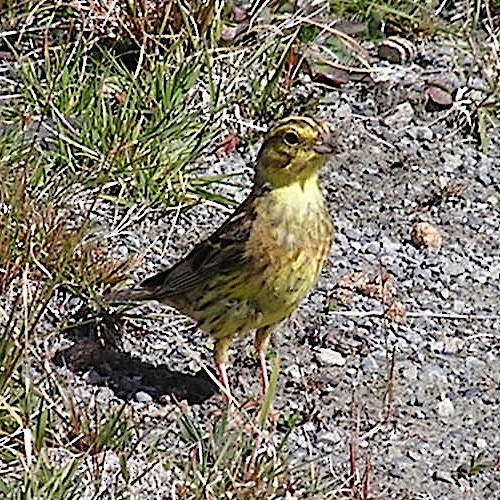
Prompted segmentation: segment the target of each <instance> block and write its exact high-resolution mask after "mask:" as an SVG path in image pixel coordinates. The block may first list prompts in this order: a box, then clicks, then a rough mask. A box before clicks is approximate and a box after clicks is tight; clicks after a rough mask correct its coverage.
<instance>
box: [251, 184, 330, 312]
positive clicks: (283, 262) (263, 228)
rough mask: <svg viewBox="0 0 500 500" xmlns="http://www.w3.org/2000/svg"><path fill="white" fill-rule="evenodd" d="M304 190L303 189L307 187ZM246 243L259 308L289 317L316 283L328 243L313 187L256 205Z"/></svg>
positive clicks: (276, 195) (319, 200)
mask: <svg viewBox="0 0 500 500" xmlns="http://www.w3.org/2000/svg"><path fill="white" fill-rule="evenodd" d="M307 187H308V186H305V188H307ZM257 213H258V216H257V218H256V220H255V222H254V226H253V228H252V236H251V238H250V240H249V242H248V255H249V256H251V259H252V267H253V272H252V273H251V276H252V277H251V279H252V280H255V281H258V283H256V284H255V287H256V289H260V290H261V293H260V294H259V295H260V296H259V303H260V304H261V307H262V308H264V309H265V310H268V311H276V312H277V314H281V315H282V316H283V318H284V317H287V316H288V315H290V314H291V313H292V312H293V310H294V309H295V308H296V306H297V305H298V303H299V302H300V301H301V300H302V299H303V298H304V297H305V296H306V295H307V294H308V293H309V291H310V290H311V288H312V287H313V286H314V284H315V283H316V281H317V278H318V276H319V274H320V272H321V268H322V267H323V263H324V261H325V259H326V257H327V255H328V252H329V250H330V247H331V243H332V235H333V225H332V222H331V219H330V216H329V214H328V212H327V210H326V208H325V204H324V200H323V197H322V194H321V191H320V189H319V187H318V186H317V183H315V185H312V186H309V189H302V187H300V186H298V187H294V188H292V189H290V190H289V191H285V192H279V191H278V192H275V193H270V195H269V196H268V197H266V199H265V200H259V205H258V206H257Z"/></svg>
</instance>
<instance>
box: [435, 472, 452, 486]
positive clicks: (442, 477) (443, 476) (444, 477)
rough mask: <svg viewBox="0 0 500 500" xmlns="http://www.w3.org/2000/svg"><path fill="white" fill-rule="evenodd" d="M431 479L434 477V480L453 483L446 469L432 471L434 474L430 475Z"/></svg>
mask: <svg viewBox="0 0 500 500" xmlns="http://www.w3.org/2000/svg"><path fill="white" fill-rule="evenodd" d="M432 479H434V480H435V481H442V482H443V483H450V484H454V483H455V481H454V479H453V476H452V475H451V474H450V473H449V472H446V471H436V472H434V474H433V475H432Z"/></svg>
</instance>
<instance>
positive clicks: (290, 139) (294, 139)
mask: <svg viewBox="0 0 500 500" xmlns="http://www.w3.org/2000/svg"><path fill="white" fill-rule="evenodd" d="M283 142H284V143H285V144H287V145H288V146H295V145H296V144H298V143H299V136H298V135H297V134H296V133H295V132H287V133H286V134H285V135H284V136H283Z"/></svg>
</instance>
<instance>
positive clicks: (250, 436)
mask: <svg viewBox="0 0 500 500" xmlns="http://www.w3.org/2000/svg"><path fill="white" fill-rule="evenodd" d="M274 4H275V5H274V7H268V8H267V9H265V10H264V11H262V12H261V13H260V14H259V13H256V14H255V19H253V21H254V22H253V27H252V26H250V27H248V29H247V28H245V30H244V31H243V34H242V37H241V38H242V39H241V40H235V41H234V42H232V43H222V42H221V41H220V34H221V32H222V29H223V26H224V24H225V23H226V24H227V23H228V22H234V19H232V17H231V16H232V13H231V12H230V11H231V9H229V8H228V7H227V6H225V5H223V4H222V3H221V2H217V1H210V2H189V3H184V2H169V3H167V2H146V3H142V2H129V1H126V0H120V1H119V2H117V5H118V6H119V8H117V9H115V10H114V11H113V12H107V11H106V9H105V7H106V2H89V3H87V2H84V1H77V2H72V3H71V5H69V4H68V3H66V2H55V3H54V2H48V1H46V0H28V1H26V2H9V1H7V2H3V3H2V4H1V7H0V9H3V11H2V13H1V14H0V19H1V24H0V31H1V35H0V50H1V51H2V52H4V53H6V54H7V57H6V59H5V60H2V59H0V69H1V70H2V71H1V72H0V83H1V85H0V89H1V93H0V296H1V297H2V301H1V302H0V494H1V496H2V498H12V499H17V498H19V499H21V498H22V499H29V498H51V499H59V498H60V499H66V498H71V497H76V498H78V497H79V496H81V495H82V492H83V491H85V490H87V491H91V493H92V494H93V495H95V496H96V497H97V496H98V495H99V494H102V491H106V488H110V490H109V491H112V493H113V494H114V495H115V496H116V497H117V498H121V497H127V495H130V491H133V488H134V487H136V486H135V485H136V484H138V483H139V482H140V481H142V480H143V479H144V475H146V476H147V474H148V472H149V471H150V470H152V468H153V467H160V468H162V467H163V468H165V469H169V470H171V471H172V475H173V477H175V481H176V483H175V484H176V485H177V493H178V494H179V495H181V496H183V497H185V498H221V497H222V495H223V494H226V493H228V492H230V493H231V494H232V495H233V498H250V497H252V498H253V497H259V496H260V497H266V498H281V497H285V496H286V495H287V494H288V495H295V496H298V497H300V496H302V497H307V496H314V495H316V497H318V498H321V497H322V495H324V496H326V495H327V494H328V495H330V497H331V496H334V497H335V495H336V496H337V497H342V495H345V494H347V493H346V491H345V490H344V482H343V480H342V479H339V478H338V477H337V475H333V474H332V473H331V471H330V469H329V464H328V463H327V461H325V458H324V457H320V458H314V459H313V460H312V461H311V463H305V464H299V465H298V464H297V463H296V462H295V461H294V457H293V455H292V453H291V452H290V450H289V449H288V448H289V447H288V439H289V436H290V434H291V432H293V431H294V430H295V429H296V427H297V425H298V423H299V421H298V419H297V418H296V416H295V415H290V416H289V417H288V418H287V419H285V421H281V422H280V425H279V426H278V429H276V428H274V427H272V426H270V425H269V422H268V416H269V411H270V406H271V403H272V399H273V397H274V395H273V394H272V392H271V393H269V395H268V398H267V399H266V401H265V405H264V407H263V409H262V411H261V413H260V414H259V416H258V418H257V422H256V419H255V418H254V417H248V415H246V414H242V415H241V416H240V418H241V419H242V421H243V425H242V426H241V427H238V428H235V427H232V426H231V425H230V422H229V420H228V419H222V420H221V421H220V422H217V423H214V424H210V423H209V424H206V425H200V424H197V423H195V422H193V421H192V420H191V419H190V418H189V416H188V415H187V414H183V416H182V418H181V419H180V420H179V422H178V423H177V428H176V430H177V432H178V433H179V436H180V437H179V443H180V445H182V446H183V447H184V448H185V449H186V450H187V452H186V453H183V452H180V453H179V454H177V455H175V454H174V455H172V451H171V450H169V451H168V452H166V451H164V450H162V449H161V446H157V443H156V442H154V441H153V442H148V440H147V439H146V437H147V432H146V431H145V430H144V429H143V428H142V427H141V426H140V425H139V424H138V417H137V415H134V414H133V413H132V411H131V410H130V409H129V407H128V406H127V405H122V404H111V403H110V405H109V406H105V407H103V405H102V403H99V402H98V400H97V398H96V399H94V400H92V401H90V402H89V401H84V402H82V401H79V400H78V397H77V396H76V395H75V394H74V388H72V387H66V386H65V382H64V381H63V380H62V379H61V377H60V375H59V374H58V372H55V371H53V369H52V368H51V366H52V365H51V364H50V362H49V360H48V359H45V357H44V356H47V357H49V354H48V353H47V351H48V350H49V347H50V346H52V345H53V339H54V336H56V335H57V333H58V332H59V331H60V330H62V329H63V328H64V325H65V322H66V321H67V320H68V316H69V314H68V311H67V310H65V309H64V308H61V309H58V307H59V305H60V301H61V300H62V301H70V300H73V301H76V303H77V304H79V305H84V306H89V307H90V306H91V305H92V303H93V300H94V299H95V298H96V297H98V296H99V295H100V294H101V293H102V292H103V291H104V290H105V289H107V288H109V287H111V286H112V285H114V284H116V283H118V282H120V281H121V280H123V279H125V278H126V277H127V272H128V269H129V264H130V263H128V262H116V260H115V259H114V258H112V256H111V255H110V253H109V252H110V249H108V248H107V246H106V242H105V241H103V240H102V238H100V237H99V234H100V233H99V228H97V227H95V220H94V217H93V212H94V211H95V208H96V207H97V206H98V205H99V203H100V202H101V201H102V200H106V202H107V203H112V204H113V206H114V207H115V208H116V210H126V209H127V208H129V207H134V206H137V205H142V206H147V207H149V208H154V209H155V210H158V211H159V213H164V212H165V211H166V210H168V209H169V208H172V207H175V206H178V205H179V204H191V203H193V200H197V199H203V198H205V199H208V200H211V201H216V202H219V203H230V202H231V200H226V199H224V198H222V197H220V196H218V195H217V194H215V193H214V192H213V189H212V188H213V187H214V185H215V184H216V183H223V182H230V181H229V180H228V178H227V177H226V176H224V175H223V176H219V177H204V176H202V175H200V174H199V170H198V168H197V167H198V166H199V165H202V164H203V157H202V154H203V152H205V151H206V150H207V149H209V148H210V147H211V146H213V145H214V144H215V143H216V142H217V141H218V140H220V139H222V138H223V137H221V134H222V132H221V131H222V130H224V129H225V125H227V123H228V121H229V117H230V116H232V115H233V114H234V113H235V112H237V113H236V114H238V113H239V116H240V117H241V121H242V122H245V121H247V122H250V123H251V122H265V123H267V122H269V121H270V120H271V119H276V118H279V117H280V116H282V115H285V114H288V113H290V112H291V111H292V110H294V111H301V112H304V111H305V112H307V111H308V110H310V109H311V108H314V107H315V105H316V101H314V100H313V101H311V100H309V99H308V97H306V98H301V97H300V96H299V94H300V93H297V94H296V93H290V88H291V87H292V86H293V85H297V86H299V85H300V82H299V77H298V76H297V75H295V76H294V77H291V76H290V73H291V72H290V67H291V59H290V55H291V54H292V52H293V51H294V50H295V49H296V48H297V46H298V44H299V42H300V40H301V38H300V37H301V36H302V35H303V34H304V30H303V29H302V28H304V24H303V23H302V21H300V20H299V16H296V17H294V15H293V14H289V13H287V12H288V11H290V10H291V9H290V3H289V2H284V1H282V2H275V3H274ZM168 5H170V6H171V10H168V7H167V6H168ZM187 5H190V8H188V7H187ZM433 6H435V3H431V2H429V3H426V5H425V8H431V7H433ZM368 7H369V8H368ZM330 8H331V10H332V11H333V12H335V13H337V14H339V15H343V16H348V17H352V18H356V19H360V18H361V19H362V20H363V21H364V22H368V23H370V22H372V20H375V24H374V25H373V27H374V29H375V31H374V33H376V34H377V36H378V35H380V34H381V32H380V30H381V27H382V26H383V25H389V26H392V27H394V26H401V29H404V32H405V33H406V32H408V31H409V30H411V29H413V30H414V31H415V33H417V32H418V33H423V32H425V31H426V30H427V29H430V28H429V23H428V20H427V18H426V17H425V16H423V14H422V11H421V10H419V9H416V8H414V4H413V3H412V4H411V5H409V3H408V2H391V3H384V4H382V3H374V2H369V5H368V3H367V2H362V1H351V2H339V1H332V2H330ZM137 9H139V10H137ZM474 12H476V11H474ZM298 14H303V13H300V12H299V13H298ZM467 19H468V20H467V22H468V23H469V22H470V23H473V19H475V17H474V16H471V17H468V18H467ZM377 20H378V21H377ZM399 21H404V22H401V23H399ZM415 22H417V25H415ZM475 22H476V23H477V20H476V21H475ZM412 26H413V27H412ZM415 26H416V27H415ZM301 30H302V31H301ZM377 30H378V31H377ZM475 30H476V29H475V28H474V29H471V31H470V33H471V34H472V33H475ZM270 33H271V35H272V36H270V35H269V34H270ZM301 33H302V34H301ZM315 33H316V32H315ZM315 36H316V34H314V36H313V37H312V39H311V40H308V41H307V43H311V44H312V43H315ZM495 36H497V35H495ZM496 39H497V38H496ZM300 43H302V42H300ZM304 43H305V42H304ZM476 46H477V44H476ZM297 50H298V49H297ZM492 51H493V49H490V50H489V51H488V50H486V51H485V50H484V48H483V47H482V48H481V49H479V48H478V52H479V53H481V56H480V57H479V59H478V60H480V61H483V63H484V68H485V71H487V68H489V67H490V66H489V64H490V62H489V61H490V60H491V59H492V58H494V57H498V55H497V54H496V53H494V52H492ZM2 57H3V56H2ZM2 61H3V62H2ZM287 72H288V74H287ZM490 83H491V85H492V88H493V90H494V92H497V91H498V89H497V86H498V80H493V79H492V80H491V82H490ZM304 88H305V87H304ZM314 90H316V89H314ZM494 92H492V95H493V94H494ZM493 115H494V106H493V104H491V103H490V102H489V101H488V102H485V103H482V105H481V106H479V107H478V110H477V117H478V123H479V125H478V130H479V135H480V137H481V143H482V144H483V143H484V141H485V139H484V137H486V136H487V128H488V126H491V123H493V121H494V120H493ZM233 125H234V123H233ZM235 127H236V130H237V131H238V133H239V135H242V134H241V133H240V132H241V131H244V132H247V129H246V128H245V127H244V126H243V127H242V126H240V124H239V123H237V124H236V125H235ZM256 138H257V135H256V134H252V133H248V134H246V135H244V136H243V137H242V139H243V142H245V141H247V142H252V141H254V140H255V139H256ZM130 265H132V264H130ZM61 310H62V313H61V312H60V311H61ZM59 313H60V316H58V314H59ZM41 353H43V354H41ZM277 366H278V365H276V368H275V370H274V372H273V384H274V386H275V384H276V381H277V375H278V368H277ZM141 423H142V422H141ZM138 456H139V457H141V458H142V459H143V460H144V463H145V464H146V466H144V467H143V471H142V472H137V470H136V469H135V467H136V460H137V457H138ZM113 460H115V462H116V463H117V464H118V467H117V470H116V473H115V475H114V476H113V480H112V482H111V485H110V483H109V481H110V478H109V474H108V472H107V469H106V468H107V467H108V465H109V464H110V463H111V462H112V461H113ZM100 492H101V493H100Z"/></svg>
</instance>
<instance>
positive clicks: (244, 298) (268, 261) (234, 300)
mask: <svg viewBox="0 0 500 500" xmlns="http://www.w3.org/2000/svg"><path fill="white" fill-rule="evenodd" d="M336 151H337V145H336V142H335V141H334V139H333V137H332V135H331V132H330V130H329V129H328V128H327V126H326V125H325V124H323V123H321V122H319V121H316V120H313V119H312V118H305V117H290V118H287V119H285V120H283V121H281V122H279V123H278V124H277V125H276V126H275V127H273V128H271V130H270V131H269V132H268V134H267V135H266V137H265V139H264V144H263V146H262V148H261V150H260V152H259V155H258V158H257V166H256V169H255V180H254V185H253V189H252V192H251V193H250V195H249V196H248V198H247V199H246V200H245V201H244V202H243V203H242V204H241V205H240V206H239V207H238V208H237V209H236V211H235V212H234V213H233V214H232V215H231V216H230V217H229V219H227V220H226V221H225V222H224V224H222V226H221V227H220V228H219V229H218V230H217V231H215V233H213V234H212V235H211V236H210V237H209V238H208V239H206V240H205V241H203V242H201V243H199V244H198V245H197V246H196V247H195V248H194V249H193V250H192V251H191V253H189V254H188V255H187V256H186V257H185V258H184V259H182V260H181V261H180V262H178V263H177V264H175V265H174V266H173V267H171V268H170V269H167V270H166V271H162V272H160V273H159V274H156V275H155V276H152V277H150V278H148V279H146V280H145V281H143V282H142V283H141V284H140V285H139V287H138V288H134V289H130V290H125V291H124V292H119V293H118V294H117V295H115V299H116V298H117V297H118V298H119V300H123V299H125V300H130V301H135V300H158V301H160V302H164V303H166V304H168V305H170V306H172V307H175V308H176V309H178V310H179V311H181V312H182V313H184V314H186V315H187V316H189V317H191V318H192V319H194V320H195V321H197V322H198V325H199V327H200V328H201V329H202V330H204V331H205V332H207V333H209V334H210V335H211V336H212V337H213V338H214V340H215V348H214V357H215V363H216V366H217V371H218V376H219V380H220V383H221V385H222V387H223V388H224V391H225V393H226V397H227V398H228V399H230V398H231V392H230V388H229V382H228V377H227V372H226V363H227V361H228V350H229V345H230V344H231V341H232V340H233V339H234V338H235V337H237V336H240V335H242V334H244V333H246V332H248V331H250V330H256V335H255V348H256V350H257V353H258V356H259V361H260V366H261V370H262V391H263V393H265V392H266V390H267V387H268V375H267V368H266V360H265V351H266V348H267V346H268V344H269V338H270V335H271V332H272V330H273V328H274V327H275V326H276V325H277V324H278V323H280V322H281V321H283V320H284V319H286V318H288V317H289V316H290V315H291V314H292V313H293V311H294V310H295V309H296V308H297V306H298V304H299V303H300V301H301V300H302V299H303V298H304V297H305V296H306V295H307V294H308V293H309V291H310V290H311V288H312V287H313V286H314V284H315V283H316V281H317V279H318V276H319V274H320V272H321V268H322V266H323V263H324V262H325V259H326V257H327V255H328V252H329V249H330V246H331V243H332V236H333V225H332V222H331V220H330V217H329V215H328V212H327V210H326V207H325V202H324V199H323V195H322V193H321V190H320V187H319V185H318V170H319V169H320V168H321V167H322V166H323V165H324V163H325V161H326V159H327V157H328V155H329V154H331V153H333V152H336Z"/></svg>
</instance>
